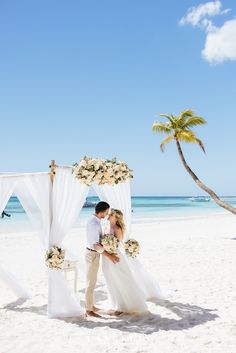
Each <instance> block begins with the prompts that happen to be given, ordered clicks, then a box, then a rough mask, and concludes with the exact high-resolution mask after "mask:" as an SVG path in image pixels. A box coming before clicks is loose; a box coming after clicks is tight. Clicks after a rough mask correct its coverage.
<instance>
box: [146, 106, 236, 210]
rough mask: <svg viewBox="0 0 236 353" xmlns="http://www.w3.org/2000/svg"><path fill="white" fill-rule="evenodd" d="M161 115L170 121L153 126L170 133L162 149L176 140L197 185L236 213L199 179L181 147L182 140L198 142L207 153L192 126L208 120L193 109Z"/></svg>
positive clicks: (156, 129)
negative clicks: (196, 113) (177, 114)
mask: <svg viewBox="0 0 236 353" xmlns="http://www.w3.org/2000/svg"><path fill="white" fill-rule="evenodd" d="M160 116H164V117H165V118H167V119H168V121H167V122H165V123H162V122H154V124H153V126H152V131H153V132H157V133H164V134H166V135H168V136H167V137H166V138H165V139H164V140H163V141H162V142H161V145H160V148H161V151H162V152H164V150H165V146H166V144H167V143H169V142H171V141H172V140H174V141H175V143H176V146H177V150H178V153H179V156H180V159H181V161H182V163H183V165H184V167H185V169H186V170H187V172H188V173H189V174H190V175H191V177H192V178H193V180H194V181H195V182H196V183H197V185H198V186H199V187H200V188H201V189H202V190H204V191H205V192H207V193H208V194H209V195H210V196H211V197H212V199H213V200H214V201H215V202H216V203H217V205H219V206H220V207H223V208H224V209H226V210H227V211H229V212H231V213H233V214H235V215H236V208H234V207H232V206H231V205H229V204H228V203H225V202H223V201H222V200H221V199H220V198H219V197H218V196H217V195H216V193H215V192H214V191H213V190H211V189H210V188H209V187H208V186H206V185H205V184H203V183H202V181H201V180H199V178H198V177H197V175H196V174H195V173H194V172H193V171H192V169H191V168H190V167H189V165H188V164H187V162H186V160H185V158H184V155H183V151H182V149H181V145H180V142H187V143H196V144H198V145H199V146H200V148H201V149H202V150H203V152H204V153H205V148H204V145H203V143H202V141H201V140H200V139H199V138H198V137H197V136H196V135H195V133H194V131H193V130H192V128H194V127H195V126H198V125H204V124H206V120H205V119H203V118H202V117H200V116H197V115H195V113H194V112H193V111H192V110H191V109H188V110H185V111H183V112H182V113H181V114H180V115H179V116H174V115H172V114H171V115H167V114H160Z"/></svg>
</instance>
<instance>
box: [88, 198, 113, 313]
mask: <svg viewBox="0 0 236 353" xmlns="http://www.w3.org/2000/svg"><path fill="white" fill-rule="evenodd" d="M109 209H110V205H109V204H108V203H107V202H104V201H101V202H99V203H98V204H97V205H96V207H95V214H94V215H93V216H92V217H91V219H90V220H89V221H88V223H87V228H86V235H87V247H86V281H87V284H86V290H85V301H86V312H87V315H89V316H94V317H100V315H98V314H97V311H98V310H99V309H98V308H96V307H95V306H94V289H95V286H96V282H97V273H98V268H99V260H100V254H101V255H102V256H106V257H108V258H109V259H110V260H111V261H112V262H113V263H114V264H116V263H117V262H119V257H118V256H117V255H115V254H109V253H108V252H107V251H105V250H104V249H103V247H102V246H96V244H97V243H99V242H100V238H101V235H102V226H101V220H102V219H103V218H105V217H106V216H107V215H108V213H109Z"/></svg>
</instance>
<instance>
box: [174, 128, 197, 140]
mask: <svg viewBox="0 0 236 353" xmlns="http://www.w3.org/2000/svg"><path fill="white" fill-rule="evenodd" d="M176 138H177V139H178V140H179V141H183V142H187V143H196V136H195V134H194V132H193V131H191V130H186V131H185V130H180V131H178V132H177V134H176Z"/></svg>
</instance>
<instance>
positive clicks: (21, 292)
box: [0, 265, 31, 299]
mask: <svg viewBox="0 0 236 353" xmlns="http://www.w3.org/2000/svg"><path fill="white" fill-rule="evenodd" d="M0 280H1V281H2V282H3V283H4V284H5V285H6V286H7V287H8V288H9V289H10V290H11V291H12V292H13V293H14V294H15V295H16V296H17V297H18V298H22V299H29V298H30V297H31V295H30V294H29V292H28V291H27V290H26V289H25V288H23V287H22V285H21V284H20V282H19V280H18V279H16V277H15V276H14V275H13V274H12V273H10V272H9V271H8V270H6V269H5V268H4V267H3V266H1V265H0Z"/></svg>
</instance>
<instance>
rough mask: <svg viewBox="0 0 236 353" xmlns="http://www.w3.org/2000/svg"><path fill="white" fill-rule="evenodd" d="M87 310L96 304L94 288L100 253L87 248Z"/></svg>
mask: <svg viewBox="0 0 236 353" xmlns="http://www.w3.org/2000/svg"><path fill="white" fill-rule="evenodd" d="M85 260H86V282H87V284H86V290H85V302H86V310H88V311H92V310H93V306H94V289H95V286H96V282H97V274H98V269H99V260H100V254H99V253H98V252H96V251H91V250H88V249H86V255H85Z"/></svg>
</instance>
